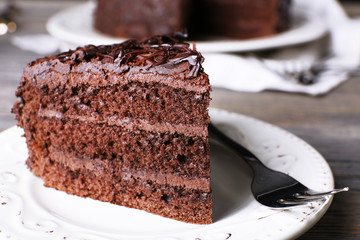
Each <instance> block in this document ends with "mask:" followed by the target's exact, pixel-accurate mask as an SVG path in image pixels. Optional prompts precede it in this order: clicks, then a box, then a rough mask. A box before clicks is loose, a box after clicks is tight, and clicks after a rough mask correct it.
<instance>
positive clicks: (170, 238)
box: [0, 109, 334, 240]
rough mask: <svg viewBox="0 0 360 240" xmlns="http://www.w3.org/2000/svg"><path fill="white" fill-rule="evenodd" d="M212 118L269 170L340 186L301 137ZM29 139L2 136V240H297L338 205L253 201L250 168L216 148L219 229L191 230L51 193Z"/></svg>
mask: <svg viewBox="0 0 360 240" xmlns="http://www.w3.org/2000/svg"><path fill="white" fill-rule="evenodd" d="M211 118H212V121H213V122H214V123H216V124H218V125H219V126H220V127H221V126H225V125H227V126H233V128H236V129H237V130H238V133H237V137H238V139H239V141H241V142H242V143H243V144H245V145H246V146H248V147H249V148H250V149H251V150H252V151H254V152H255V153H257V154H258V155H259V156H260V157H261V159H263V160H264V162H265V164H267V165H268V166H270V167H272V168H275V169H278V170H281V171H284V172H286V173H289V174H290V175H292V176H294V177H296V178H297V179H299V180H301V181H302V182H303V183H304V184H305V185H307V186H308V187H310V188H312V189H314V190H318V191H327V190H330V189H332V188H333V185H334V184H333V176H332V173H331V170H330V168H329V166H328V164H327V163H326V161H325V160H324V159H323V158H322V157H321V156H320V154H319V153H318V152H317V151H315V150H314V149H313V148H312V147H311V146H309V145H308V144H307V143H305V142H304V141H302V140H301V139H299V138H297V137H295V136H294V135H292V134H290V133H288V132H286V131H284V130H282V129H280V128H278V127H275V126H273V125H270V124H268V123H264V122H262V121H259V120H256V119H253V118H250V117H247V116H244V115H239V114H234V113H229V112H225V111H220V110H216V109H211ZM224 124H225V125H224ZM232 132H237V131H233V130H232ZM21 135H22V130H21V129H19V128H16V127H13V128H10V129H8V130H7V131H4V132H3V133H1V134H0V152H1V161H0V203H1V204H0V216H1V217H0V230H1V231H0V239H3V238H4V239H5V238H6V239H7V238H10V239H24V240H25V239H26V240H42V239H44V240H45V239H46V240H48V239H59V240H60V239H67V240H69V239H71V240H75V239H78V240H80V239H88V240H95V239H96V240H105V239H107V240H110V239H111V240H115V239H167V240H175V239H176V240H180V239H184V240H185V239H192V240H194V239H223V240H225V239H247V240H251V239H262V240H264V239H290V238H296V237H298V236H299V235H301V234H302V233H304V232H305V231H307V230H308V229H309V228H310V227H311V226H313V225H314V224H315V223H316V222H317V221H318V220H319V219H320V218H321V217H322V216H323V214H324V213H325V211H326V210H327V208H328V207H329V205H330V203H331V200H332V198H331V197H329V198H327V199H326V200H324V201H321V202H314V203H312V204H311V205H309V206H301V207H295V208H291V209H271V208H268V207H265V206H262V205H260V204H259V203H258V202H256V200H255V199H254V198H253V197H252V195H251V192H250V182H251V171H250V170H249V168H248V167H247V166H246V165H245V164H244V163H243V162H242V161H240V160H239V159H237V158H235V157H234V156H232V155H230V154H229V153H227V152H225V151H224V149H223V148H221V147H220V146H219V145H217V144H216V143H212V144H211V165H212V183H211V184H212V188H213V193H214V207H213V211H214V223H213V224H209V225H196V224H187V223H183V222H179V221H175V220H171V219H167V218H163V217H160V216H156V215H153V214H150V213H146V212H144V211H140V210H135V209H129V208H125V207H121V206H117V205H113V204H110V203H103V202H100V201H95V200H92V199H84V198H80V197H76V196H71V195H67V194H66V193H64V192H60V191H57V190H54V189H50V188H45V187H43V185H42V184H43V183H42V180H41V179H39V178H37V177H35V176H34V175H33V174H31V173H30V172H29V171H28V169H26V167H25V165H24V161H25V159H26V158H27V149H26V145H25V140H24V138H22V137H21ZM4 216H6V217H4ZM2 237H3V238H2Z"/></svg>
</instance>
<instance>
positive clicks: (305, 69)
mask: <svg viewBox="0 0 360 240" xmlns="http://www.w3.org/2000/svg"><path fill="white" fill-rule="evenodd" d="M332 57H333V56H332V55H329V56H327V57H325V58H323V59H320V60H318V61H315V62H314V63H309V62H302V61H297V60H283V61H280V62H279V61H276V60H267V59H262V58H260V57H256V56H255V55H250V58H251V59H253V60H255V61H257V62H259V63H261V64H262V65H263V66H264V67H265V68H266V69H268V70H270V71H271V72H273V73H276V74H277V75H279V76H280V77H282V78H284V79H286V80H290V81H293V82H297V83H300V84H303V85H311V84H314V83H316V82H317V81H318V79H319V77H320V76H321V75H322V74H324V73H325V72H332V73H333V74H340V73H347V75H348V78H352V77H358V76H360V67H345V66H341V65H335V64H333V63H330V61H329V60H331V58H332ZM275 63H276V64H275ZM274 65H277V66H274Z"/></svg>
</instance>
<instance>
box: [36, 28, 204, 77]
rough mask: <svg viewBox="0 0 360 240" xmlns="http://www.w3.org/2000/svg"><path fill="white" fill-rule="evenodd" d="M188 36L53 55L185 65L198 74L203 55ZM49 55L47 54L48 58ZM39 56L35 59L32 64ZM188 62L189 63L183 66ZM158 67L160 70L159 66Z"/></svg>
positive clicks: (73, 61)
mask: <svg viewBox="0 0 360 240" xmlns="http://www.w3.org/2000/svg"><path fill="white" fill-rule="evenodd" d="M184 39H185V36H184V35H182V34H179V33H176V34H172V35H159V36H154V37H151V38H147V39H143V40H134V39H130V40H127V41H125V42H123V43H120V44H113V45H100V46H94V45H88V46H85V47H79V48H77V49H76V50H71V51H68V52H64V53H61V54H58V55H56V56H54V57H48V58H47V60H49V58H53V59H58V60H59V61H61V62H63V63H69V64H71V65H74V64H77V63H81V62H91V61H101V62H102V63H115V64H119V66H138V67H145V68H146V69H147V70H149V71H150V72H151V68H153V67H154V68H156V67H161V68H165V69H166V71H163V72H164V73H165V72H166V73H168V72H169V70H170V72H171V69H175V68H184V69H185V68H186V69H189V67H190V71H189V72H188V73H187V77H196V76H197V75H198V73H199V72H202V71H203V69H202V67H201V64H202V63H203V61H204V58H203V56H202V55H201V54H200V53H199V52H197V51H196V50H195V49H190V46H189V44H188V43H186V42H184ZM45 59H46V58H45ZM38 61H41V59H40V60H37V61H35V62H33V63H32V64H31V65H33V64H35V63H37V62H38ZM184 63H187V64H186V65H187V67H186V66H184ZM157 71H158V70H157Z"/></svg>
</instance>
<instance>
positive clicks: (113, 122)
mask: <svg viewBox="0 0 360 240" xmlns="http://www.w3.org/2000/svg"><path fill="white" fill-rule="evenodd" d="M38 115H39V116H40V117H47V118H57V119H64V118H66V119H71V120H78V121H82V122H91V123H94V124H107V125H110V126H119V127H123V128H126V129H128V130H137V129H139V130H145V131H149V132H160V133H165V132H169V133H172V134H174V133H178V134H182V135H185V136H190V137H193V136H200V137H206V136H208V130H207V126H194V125H190V124H171V123H168V122H159V123H155V124H152V123H150V122H149V121H147V120H144V119H134V118H119V117H117V116H112V117H110V118H106V119H103V118H101V117H100V116H97V115H92V116H91V117H89V116H80V115H69V114H63V113H62V112H59V111H55V110H47V109H39V112H38Z"/></svg>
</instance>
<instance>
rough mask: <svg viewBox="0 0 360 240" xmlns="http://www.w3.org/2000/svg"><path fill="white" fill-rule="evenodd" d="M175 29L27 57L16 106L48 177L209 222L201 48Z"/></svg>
mask: <svg viewBox="0 0 360 240" xmlns="http://www.w3.org/2000/svg"><path fill="white" fill-rule="evenodd" d="M180 38H181V37H179V36H178V35H177V36H176V35H174V36H156V37H152V38H149V39H146V40H141V41H136V40H128V41H126V42H123V43H121V44H115V45H108V46H105V45H104V46H86V47H83V48H78V49H76V50H74V51H69V52H65V53H61V54H59V55H56V56H50V57H45V58H41V59H38V60H35V61H33V62H31V63H29V64H28V65H27V66H26V68H25V70H24V74H23V76H22V79H21V83H20V86H19V88H18V90H17V96H18V97H19V98H20V101H18V102H17V103H15V105H14V108H13V112H14V113H15V114H16V118H17V120H18V125H19V126H20V127H22V128H23V129H24V131H25V137H26V142H27V146H28V151H29V157H28V159H27V162H26V164H27V166H28V167H29V168H30V170H31V171H32V172H33V173H34V174H35V175H37V176H39V177H41V178H42V179H43V180H44V185H45V186H47V187H52V188H56V189H58V190H62V191H65V192H67V193H69V194H74V195H78V196H81V197H89V198H93V199H97V200H100V201H105V202H110V203H114V204H118V205H122V206H126V207H131V208H137V209H142V210H146V211H148V212H150V213H154V214H158V215H161V216H164V217H168V218H173V219H176V220H180V221H184V222H189V223H197V224H208V223H211V222H212V220H211V213H212V194H211V189H210V157H209V136H208V131H207V126H208V123H209V115H208V106H209V102H210V96H209V95H210V94H209V91H210V85H209V80H208V76H207V75H206V74H205V73H204V71H203V68H202V66H201V63H202V62H203V57H202V56H201V54H200V53H199V52H197V51H196V50H195V49H191V48H190V47H189V44H187V43H185V42H183V41H182V39H180Z"/></svg>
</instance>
